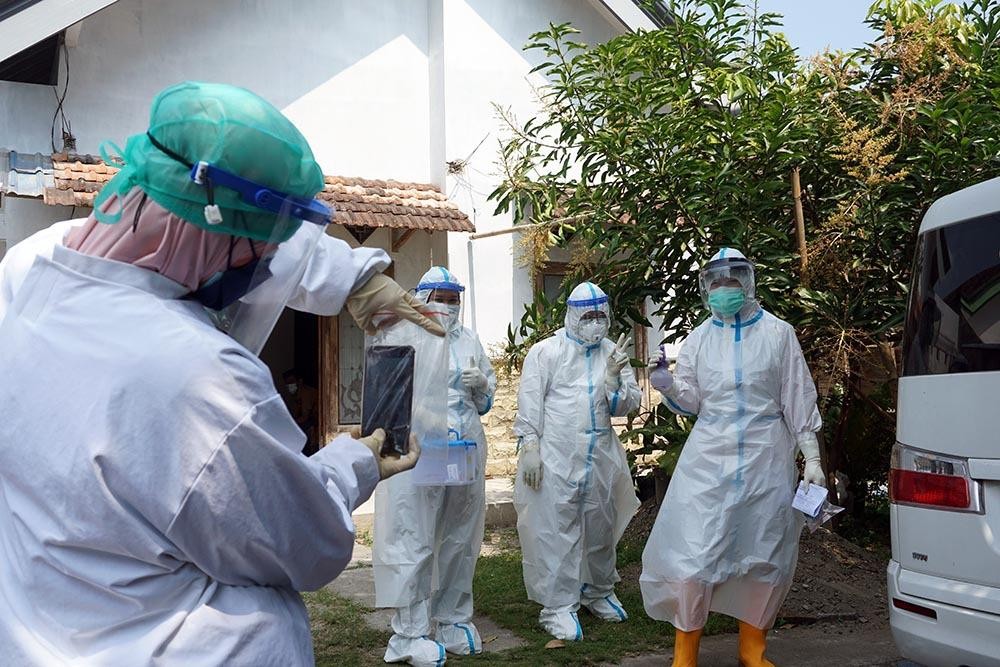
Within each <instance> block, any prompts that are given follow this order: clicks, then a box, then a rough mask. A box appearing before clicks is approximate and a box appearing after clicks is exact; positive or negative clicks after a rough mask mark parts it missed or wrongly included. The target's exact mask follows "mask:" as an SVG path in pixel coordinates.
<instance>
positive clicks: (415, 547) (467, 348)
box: [372, 268, 496, 664]
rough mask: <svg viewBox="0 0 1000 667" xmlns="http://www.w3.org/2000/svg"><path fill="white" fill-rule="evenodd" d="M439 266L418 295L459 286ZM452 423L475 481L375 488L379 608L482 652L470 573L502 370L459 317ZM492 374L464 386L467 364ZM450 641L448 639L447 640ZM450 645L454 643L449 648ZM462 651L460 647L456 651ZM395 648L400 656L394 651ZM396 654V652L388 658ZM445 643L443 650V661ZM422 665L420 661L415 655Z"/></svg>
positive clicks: (400, 630)
mask: <svg viewBox="0 0 1000 667" xmlns="http://www.w3.org/2000/svg"><path fill="white" fill-rule="evenodd" d="M440 271H441V269H440V268H435V269H432V270H431V271H429V272H428V273H427V274H425V276H424V278H422V279H421V282H420V286H418V290H417V292H416V296H417V298H418V299H422V300H424V301H426V300H427V297H428V296H429V292H430V291H431V288H428V287H426V285H430V284H436V281H441V282H442V283H443V282H451V283H452V284H453V286H452V287H450V289H454V290H455V291H457V290H458V288H459V287H460V285H459V283H458V282H457V281H456V280H455V279H454V278H453V277H452V276H451V275H450V274H447V272H445V275H442V276H435V275H432V272H440ZM448 351H449V357H450V362H449V365H448V378H449V379H448V428H449V429H453V430H454V431H456V432H457V433H458V434H459V437H460V439H462V440H475V442H476V444H477V452H478V456H479V470H478V475H477V477H476V481H475V482H473V483H472V484H468V485H461V486H415V485H414V484H413V483H412V481H411V476H412V473H410V472H404V473H400V474H398V475H395V476H393V477H391V478H389V479H387V480H386V481H385V482H383V483H382V484H380V485H379V486H378V488H377V489H376V490H375V520H374V532H375V536H374V537H375V540H374V541H375V545H374V550H373V553H372V566H373V568H374V574H375V606H376V607H395V608H396V609H397V613H396V614H395V616H394V618H393V620H392V628H393V631H394V632H395V633H396V634H397V635H401V636H403V637H410V638H417V637H423V636H426V635H430V634H431V633H432V632H434V630H435V627H434V626H438V633H439V635H438V641H439V642H441V640H442V637H441V627H442V626H450V628H453V629H454V630H453V631H452V630H449V631H448V635H449V636H450V637H457V638H458V639H459V640H460V641H462V642H467V643H468V646H467V648H468V652H470V653H472V652H478V651H479V650H481V646H482V643H481V641H480V638H479V637H478V634H477V633H476V632H475V629H474V627H473V626H472V625H471V624H470V623H469V621H470V620H471V619H472V613H473V600H472V578H473V575H474V574H475V569H476V560H477V559H478V557H479V549H480V546H481V545H482V540H483V529H484V522H485V518H486V481H485V471H486V456H487V452H486V447H487V445H486V434H485V432H484V431H483V425H482V422H481V421H480V417H481V416H482V415H485V414H486V413H488V412H489V411H490V408H491V407H492V406H493V396H494V393H495V391H496V374H495V373H494V372H493V367H492V366H491V365H490V360H489V358H488V357H487V356H486V352H485V350H483V346H482V344H481V343H480V342H479V337H478V336H476V334H475V333H473V332H472V331H471V330H469V329H467V328H465V327H464V326H462V323H461V320H460V319H457V320H456V321H455V322H454V323H453V324H451V326H450V327H449V328H448ZM470 359H471V360H473V361H474V365H475V366H476V367H478V368H479V370H480V371H482V373H483V374H484V375H485V376H486V378H487V383H488V387H487V390H486V391H484V392H476V391H472V390H470V389H468V388H466V387H465V386H463V384H462V381H461V376H462V369H464V368H468V367H469V361H470ZM442 644H444V645H447V644H448V642H442ZM394 648H395V647H394V646H393V645H390V651H389V653H387V654H386V659H387V660H389V659H393V658H398V659H404V658H405V655H403V654H404V653H406V652H405V651H394ZM448 648H449V650H452V647H451V646H449V647H448ZM454 652H461V651H458V650H456V651H454ZM394 653H400V655H399V656H395V655H394ZM390 654H393V655H390ZM444 657H445V655H444V646H442V647H441V649H440V658H441V660H443V659H444ZM410 661H411V662H413V664H418V663H419V662H421V661H420V659H419V658H418V657H417V656H413V657H412V658H411V660H410Z"/></svg>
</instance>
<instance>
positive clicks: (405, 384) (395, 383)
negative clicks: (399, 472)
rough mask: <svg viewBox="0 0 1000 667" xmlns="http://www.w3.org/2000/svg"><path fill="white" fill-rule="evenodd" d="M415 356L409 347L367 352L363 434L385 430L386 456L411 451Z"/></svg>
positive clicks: (379, 347) (374, 347)
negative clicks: (380, 429)
mask: <svg viewBox="0 0 1000 667" xmlns="http://www.w3.org/2000/svg"><path fill="white" fill-rule="evenodd" d="M414 356H415V355H414V350H413V348H412V347H410V346H409V345H372V346H371V347H369V348H368V349H367V350H365V371H364V382H363V385H362V390H361V434H362V435H371V434H372V433H373V432H374V431H375V429H379V428H382V429H385V443H383V445H382V455H383V456H384V455H387V454H392V453H396V454H400V455H402V454H406V453H407V452H409V451H410V416H411V414H412V411H413V360H414Z"/></svg>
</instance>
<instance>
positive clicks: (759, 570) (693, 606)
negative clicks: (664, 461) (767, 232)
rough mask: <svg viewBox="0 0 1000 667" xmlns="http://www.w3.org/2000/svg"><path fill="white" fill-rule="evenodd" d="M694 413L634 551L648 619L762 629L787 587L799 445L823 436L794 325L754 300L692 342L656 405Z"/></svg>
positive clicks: (703, 328)
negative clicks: (639, 555)
mask: <svg viewBox="0 0 1000 667" xmlns="http://www.w3.org/2000/svg"><path fill="white" fill-rule="evenodd" d="M664 398H665V399H666V402H667V404H668V405H669V407H670V408H671V410H673V411H674V412H676V413H678V414H684V415H697V416H698V419H697V421H696V423H695V425H694V429H693V431H692V432H691V434H690V436H689V437H688V440H687V443H686V444H685V445H684V449H683V450H682V452H681V456H680V459H679V461H678V463H677V467H676V469H675V471H674V474H673V477H672V478H671V481H670V486H669V487H668V489H667V495H666V498H665V499H664V501H663V506H662V508H661V509H660V513H659V515H658V516H657V518H656V522H655V524H654V525H653V530H652V533H651V534H650V536H649V541H648V542H647V543H646V548H645V550H644V552H643V560H642V563H643V569H642V575H641V578H640V585H641V589H642V596H643V602H644V604H645V608H646V612H647V613H648V614H649V615H650V616H651V617H653V618H656V619H659V620H665V621H670V622H671V623H673V625H674V626H675V627H677V628H679V629H681V630H685V631H692V630H697V629H699V628H701V627H703V626H704V625H705V622H706V620H707V618H708V613H709V611H716V612H720V613H723V614H726V615H728V616H733V617H735V618H737V619H739V620H741V621H744V622H746V623H749V624H750V625H752V626H754V627H757V628H764V629H766V628H770V627H771V626H772V625H773V623H774V620H775V617H776V616H777V613H778V610H779V608H780V606H781V603H782V601H783V600H784V598H785V595H786V594H787V592H788V589H789V587H790V586H791V582H792V576H793V575H794V572H795V563H796V559H797V556H798V539H799V533H800V532H801V528H802V523H803V522H802V518H801V514H800V513H799V512H797V511H794V510H793V509H792V497H793V495H794V490H795V484H796V480H797V471H796V468H795V454H796V442H797V440H798V439H799V438H814V435H813V434H814V432H815V431H818V430H819V429H820V427H821V425H822V424H821V420H820V416H819V412H818V411H817V409H816V389H815V386H814V384H813V381H812V377H811V376H810V374H809V369H808V368H807V366H806V362H805V359H804V358H803V356H802V350H801V348H800V347H799V343H798V340H797V339H796V337H795V332H794V330H793V329H792V327H791V326H790V325H789V324H788V323H786V322H784V321H783V320H780V319H778V318H777V317H775V316H774V315H771V314H770V313H768V312H765V311H763V310H762V309H760V307H759V306H758V305H757V303H756V301H753V300H751V301H750V303H748V305H747V306H746V307H745V308H744V309H743V310H742V311H741V312H740V313H739V314H737V315H736V316H735V318H732V319H730V320H727V321H724V320H722V319H719V318H718V317H712V318H710V319H708V320H706V321H705V322H703V323H702V324H701V325H699V326H698V327H697V328H695V329H694V331H692V332H691V334H690V335H689V336H688V338H687V339H686V340H685V342H684V344H683V346H682V347H681V350H680V355H679V358H678V359H677V365H676V370H675V373H674V386H673V387H672V388H671V390H670V391H669V392H668V393H667V395H665V397H664Z"/></svg>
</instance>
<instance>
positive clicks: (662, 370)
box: [649, 347, 674, 394]
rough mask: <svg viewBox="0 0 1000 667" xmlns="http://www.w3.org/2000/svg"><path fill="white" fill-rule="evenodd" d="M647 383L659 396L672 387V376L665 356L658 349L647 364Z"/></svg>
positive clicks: (661, 350) (660, 349)
mask: <svg viewBox="0 0 1000 667" xmlns="http://www.w3.org/2000/svg"><path fill="white" fill-rule="evenodd" d="M649 383H650V384H651V385H653V388H654V389H656V390H657V391H659V392H660V393H661V394H666V393H667V392H668V391H670V389H671V388H672V387H673V386H674V374H673V373H671V372H670V368H669V367H668V366H667V356H666V353H665V352H664V351H663V348H662V347H660V348H658V349H657V350H656V354H654V355H653V359H652V360H651V361H650V362H649Z"/></svg>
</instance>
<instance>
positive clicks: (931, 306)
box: [903, 214, 1000, 375]
mask: <svg viewBox="0 0 1000 667" xmlns="http://www.w3.org/2000/svg"><path fill="white" fill-rule="evenodd" d="M996 370H1000V214H991V215H988V216H983V217H981V218H974V219H972V220H966V221H964V222H960V223H957V224H954V225H949V226H947V227H941V228H939V229H935V230H931V231H929V232H926V233H925V234H923V235H922V236H921V237H920V239H919V240H918V242H917V256H916V261H915V263H914V267H913V285H912V288H911V290H910V305H909V309H908V312H907V317H906V326H905V329H904V334H903V375H937V374H943V373H973V372H977V371H996Z"/></svg>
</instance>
